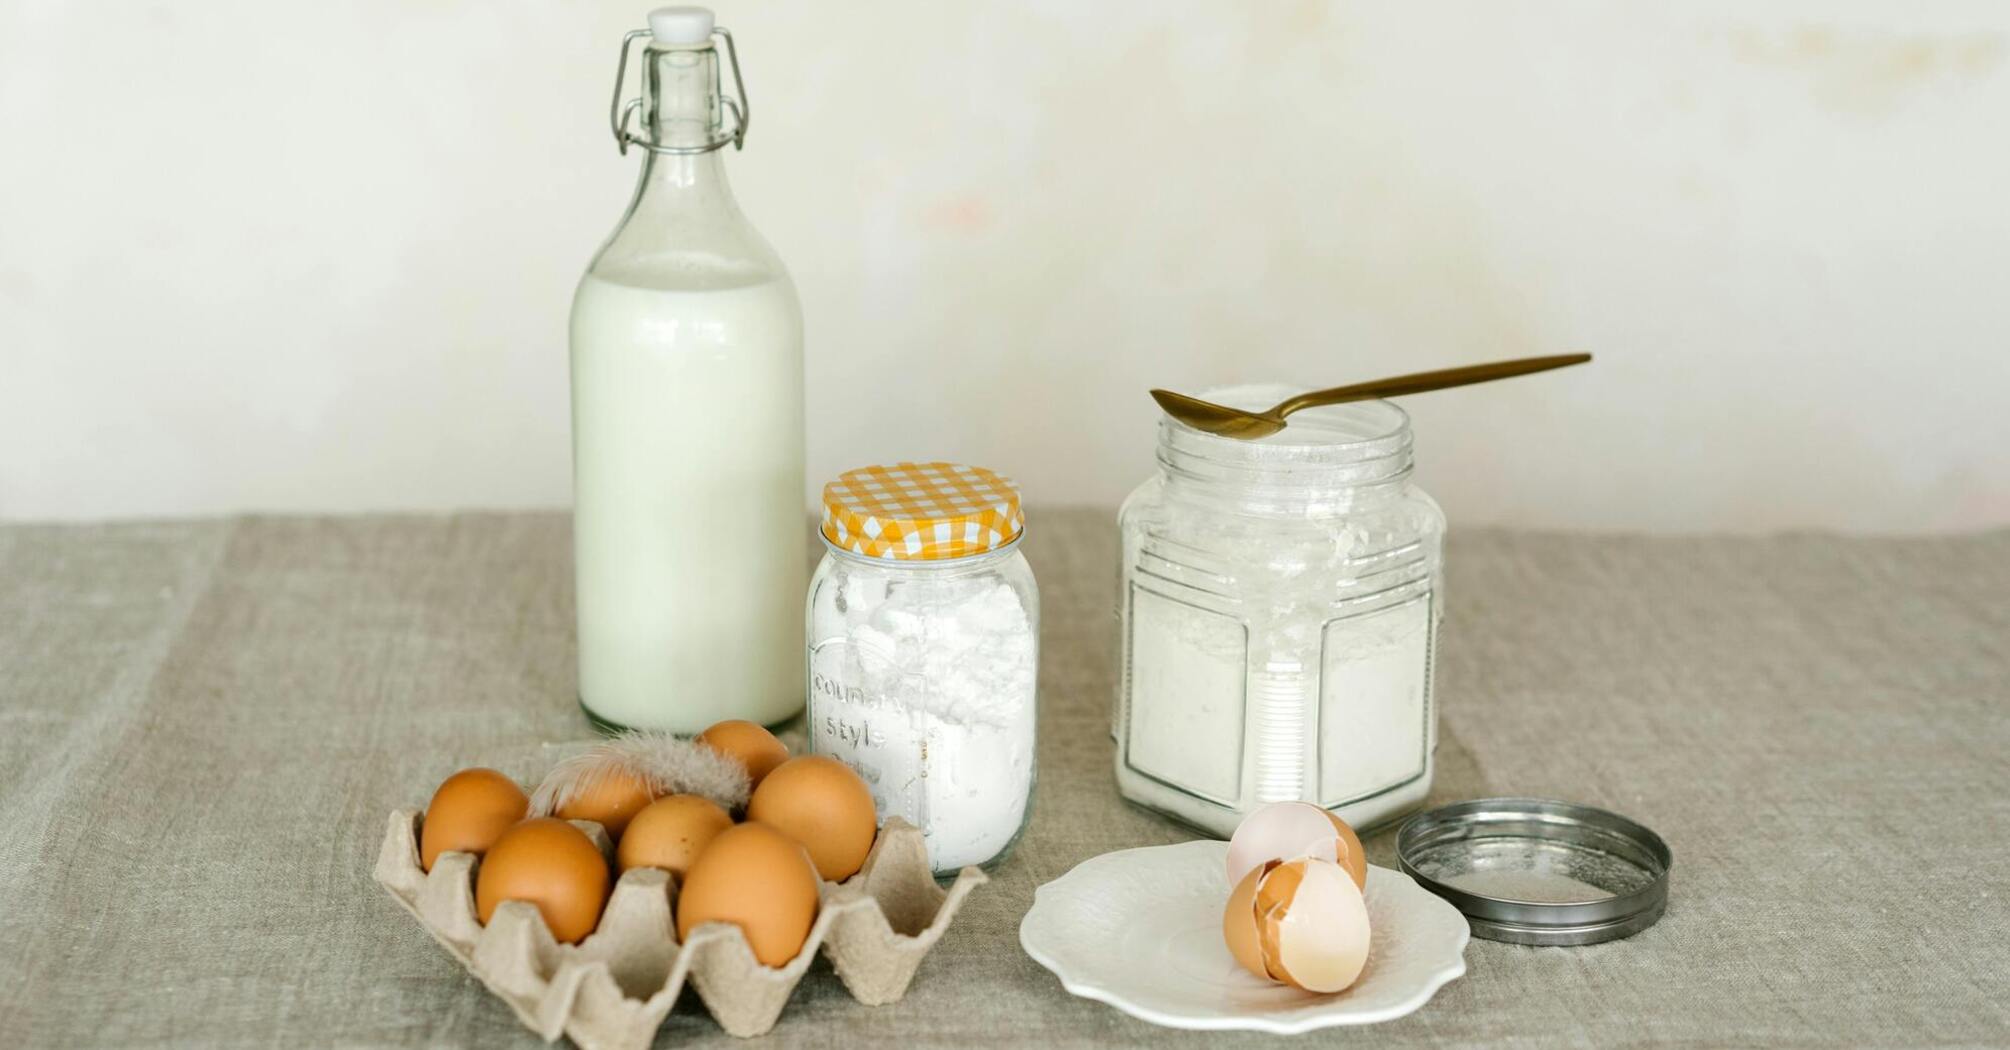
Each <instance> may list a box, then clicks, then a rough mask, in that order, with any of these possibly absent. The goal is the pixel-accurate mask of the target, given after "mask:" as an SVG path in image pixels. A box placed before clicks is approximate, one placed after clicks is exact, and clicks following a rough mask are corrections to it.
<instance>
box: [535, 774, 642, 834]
mask: <svg viewBox="0 0 2010 1050" xmlns="http://www.w3.org/2000/svg"><path fill="white" fill-rule="evenodd" d="M655 797H656V793H655V792H654V791H651V790H650V789H649V784H648V782H647V781H645V780H643V779H642V778H641V777H638V776H636V775H635V774H633V773H631V772H629V771H627V770H625V769H622V768H621V767H619V766H609V767H607V768H606V769H605V770H604V771H602V772H601V773H600V775H599V776H596V777H592V778H591V779H590V780H589V781H588V782H587V783H586V784H585V785H584V786H583V787H582V788H581V789H580V790H579V791H576V792H574V793H573V796H572V798H570V799H568V800H566V803H565V805H563V806H560V807H558V816H559V817H560V819H563V820H591V821H593V822H595V823H597V824H599V825H600V826H601V827H603V828H606V829H607V837H608V838H611V839H618V838H620V837H621V832H622V830H623V829H625V828H627V827H628V822H629V821H630V820H632V819H634V817H635V814H637V813H640V812H642V807H644V806H646V805H648V804H649V803H650V801H651V800H652V799H654V798H655Z"/></svg>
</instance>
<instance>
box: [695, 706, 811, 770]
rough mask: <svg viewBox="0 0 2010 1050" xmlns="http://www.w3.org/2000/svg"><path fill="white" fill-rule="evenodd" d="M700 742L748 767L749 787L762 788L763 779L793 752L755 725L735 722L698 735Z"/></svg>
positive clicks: (717, 726) (724, 723) (714, 727)
mask: <svg viewBox="0 0 2010 1050" xmlns="http://www.w3.org/2000/svg"><path fill="white" fill-rule="evenodd" d="M698 742H699V743H701V744H704V745H705V746H707V747H709V748H711V749H712V750H714V751H717V752H718V753H720V754H722V755H725V756H727V757H729V758H737V759H739V760H740V764H741V765H743V766H745V767H747V779H748V781H749V784H748V786H749V787H760V786H761V780H762V778H764V777H766V776H767V775H768V774H769V773H770V772H773V771H774V768H775V767H776V766H779V765H781V764H782V763H784V762H787V761H788V760H789V749H788V748H786V747H783V746H782V742H781V741H779V740H776V739H775V734H773V733H770V732H768V731H767V730H766V729H763V728H761V727H760V726H759V725H756V724H754V723H753V722H747V721H742V720H740V719H737V718H736V719H733V720H731V721H728V722H721V723H719V724H718V725H715V726H713V727H712V728H710V729H707V730H705V731H704V732H702V733H699V734H698Z"/></svg>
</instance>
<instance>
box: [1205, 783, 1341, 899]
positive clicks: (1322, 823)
mask: <svg viewBox="0 0 2010 1050" xmlns="http://www.w3.org/2000/svg"><path fill="white" fill-rule="evenodd" d="M1299 857H1313V858H1316V859H1318V860H1324V861H1331V862H1333V863H1335V864H1338V865H1340V867H1341V868H1342V869H1344V870H1345V871H1346V872H1347V874H1348V875H1349V876H1352V877H1353V879H1354V888H1355V889H1360V890H1365V889H1367V887H1368V854H1367V851H1365V850H1363V849H1362V848H1361V839H1360V837H1359V836H1357V835H1355V834H1354V829H1353V828H1351V827H1348V826H1347V822H1346V821H1344V820H1341V819H1340V818H1339V817H1336V816H1334V815H1333V814H1331V813H1328V812H1327V811H1325V810H1323V809H1320V808H1319V807H1318V806H1315V805H1313V804H1311V803H1310V802H1272V803H1271V804H1269V805H1267V806H1263V807H1261V808H1259V809H1256V810H1253V811H1251V813H1250V814H1249V815H1248V816H1246V817H1244V818H1242V823H1241V824H1238V825H1236V828H1235V836H1234V837H1233V838H1231V839H1229V841H1228V884H1229V885H1231V886H1233V885H1236V884H1237V883H1239V882H1241V881H1242V877H1243V876H1244V875H1247V874H1249V873H1250V872H1251V871H1253V870H1255V869H1257V868H1259V867H1261V866H1262V865H1263V864H1264V863H1265V862H1267V861H1273V860H1296V859H1297V858H1299Z"/></svg>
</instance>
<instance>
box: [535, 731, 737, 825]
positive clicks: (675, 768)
mask: <svg viewBox="0 0 2010 1050" xmlns="http://www.w3.org/2000/svg"><path fill="white" fill-rule="evenodd" d="M616 773H625V774H627V775H629V776H633V777H636V778H638V779H640V780H641V781H643V782H644V783H646V784H648V785H649V787H650V790H651V791H652V792H653V793H654V794H655V795H656V796H657V797H659V798H660V797H662V796H664V795H698V796H701V797H703V798H708V799H711V800H712V801H713V802H716V803H718V804H719V805H720V806H723V807H724V808H726V809H728V810H735V809H739V808H741V807H742V806H745V805H746V804H747V794H748V792H749V790H750V789H749V786H748V781H747V770H746V767H744V766H742V765H740V763H739V761H738V760H737V759H734V758H731V757H728V756H726V755H722V754H720V753H718V752H717V751H714V750H712V749H711V748H709V747H706V746H705V745H703V744H700V743H697V742H695V741H691V740H686V739H684V738H682V737H679V736H676V735H674V734H670V733H653V732H645V731H642V730H631V731H629V732H626V733H623V734H621V735H620V736H617V737H614V738H613V739H611V740H606V741H603V742H601V743H598V744H595V745H594V746H593V747H592V748H591V749H589V750H587V751H586V752H584V753H583V754H578V755H574V756H572V757H571V758H568V759H566V760H565V761H563V762H560V763H559V764H558V765H556V766H553V767H552V769H551V772H550V773H547V774H545V778H544V782H543V783H541V784H539V785H538V786H537V790H536V791H535V792H533V793H532V794H531V796H530V814H531V816H534V817H545V816H550V815H552V814H553V813H556V812H557V811H558V810H559V809H561V808H562V807H564V806H565V804H566V803H568V802H570V801H572V800H573V799H575V798H578V797H580V796H581V795H585V794H587V793H589V792H591V791H592V790H593V789H594V788H595V787H596V786H598V785H599V783H600V781H601V780H602V779H603V778H605V777H607V776H609V775H612V774H616Z"/></svg>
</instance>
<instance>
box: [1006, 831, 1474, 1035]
mask: <svg viewBox="0 0 2010 1050" xmlns="http://www.w3.org/2000/svg"><path fill="white" fill-rule="evenodd" d="M1227 859H1228V843H1226V842H1215V841H1208V840H1202V841H1198V842H1182V843H1180V844H1178V845H1176V846H1150V847H1145V848H1142V849H1126V850H1118V851H1116V852H1114V853H1105V854H1103V855H1102V856H1100V857H1092V858H1090V859H1088V860H1085V861H1083V862H1082V863H1080V864H1078V865H1076V866H1075V869H1074V870H1073V871H1070V872H1068V873H1067V874H1066V875H1063V876H1061V877H1060V878H1058V879H1055V880H1054V881H1052V882H1050V883H1048V884H1046V885H1045V886H1042V887H1040V888H1039V890H1038V891H1036V892H1035V893H1034V895H1033V907H1032V909H1031V910H1029V911H1028V912H1027V913H1026V918H1025V920H1024V921H1022V922H1020V924H1019V944H1020V946H1021V947H1023V948H1025V949H1026V954H1028V955H1030V956H1032V957H1033V959H1034V961H1036V962H1038V963H1039V964H1040V965H1042V966H1045V967H1046V968H1047V969H1049V970H1052V971H1054V975H1055V976H1056V977H1059V978H1060V979H1061V984H1062V986H1063V987H1065V988H1067V990H1068V991H1070V992H1072V993H1074V994H1075V995H1079V996H1082V997H1084V998H1088V999H1095V1000H1098V1001H1101V1002H1105V1003H1108V1004H1110V1005H1111V1006H1114V1007H1116V1008H1117V1009H1119V1010H1122V1011H1123V1012H1125V1013H1127V1014H1130V1015H1131V1016H1132V1017H1136V1018H1139V1019H1141V1020H1145V1021H1150V1022H1151V1023H1153V1024H1159V1025H1165V1026H1167V1027H1169V1028H1202V1029H1222V1028H1240V1029H1249V1030H1252V1031H1259V1032H1273V1033H1276V1034H1278V1035H1295V1034H1297V1033H1299V1032H1309V1031H1312V1030H1313V1029H1317V1028H1327V1027H1331V1026H1334V1025H1354V1024H1374V1023H1376V1022H1379V1021H1390V1020H1394V1019H1395V1018H1398V1017H1401V1016H1403V1015H1404V1014H1407V1013H1410V1012H1412V1011H1414V1010H1416V1009H1417V1008H1418V1007H1420V1006H1422V1005H1424V1004H1425V1003H1426V1002H1428V1001H1430V998H1431V996H1432V995H1434V994H1435V993H1436V992H1437V990H1438V989H1439V988H1442V987H1444V986H1445V985H1446V984H1447V983H1448V982H1450V981H1452V980H1453V979H1455V978H1457V977H1459V976H1460V975H1462V974H1464V973H1465V972H1466V959H1465V952H1466V942H1467V941H1468V940H1469V939H1470V938H1471V936H1472V935H1471V932H1470V930H1469V929H1468V928H1467V926H1466V918H1465V916H1463V915H1461V914H1459V910H1458V909H1457V908H1454V907H1452V906H1451V905H1450V904H1449V903H1447V902H1445V901H1444V900H1442V899H1440V898H1439V897H1437V896H1435V895H1433V894H1432V893H1431V892H1430V891H1428V890H1426V889H1424V888H1423V887H1421V886H1419V885H1417V883H1416V881H1415V880H1413V879H1411V878H1410V877H1409V876H1408V875H1405V874H1403V873H1402V872H1400V871H1391V870H1390V869H1388V868H1377V867H1370V868H1369V869H1368V892H1367V898H1368V923H1369V928H1370V929H1371V930H1372V931H1373V938H1374V939H1373V940H1372V941H1371V942H1370V945H1369V949H1368V968H1367V969H1366V970H1365V971H1363V972H1362V974H1361V979H1360V980H1358V981H1356V982H1354V986H1353V987H1352V988H1349V989H1347V990H1346V991H1344V992H1336V993H1334V994H1331V995H1316V994H1314V993H1311V992H1301V991H1299V990H1297V989H1295V988H1290V987H1286V986H1284V985H1280V984H1271V983H1269V982H1267V981H1263V980H1260V979H1258V978H1257V977H1255V976H1254V975H1252V974H1250V973H1248V972H1247V971H1245V970H1243V969H1242V967H1240V966H1238V965H1236V962H1235V959H1234V958H1233V957H1231V956H1230V955H1229V954H1228V946H1227V945H1226V944H1224V943H1222V939H1221V909H1222V906H1223V905H1225V904H1226V903H1227V902H1228V890H1229V886H1228V876H1227V874H1226V873H1225V871H1224V868H1225V866H1226V864H1227Z"/></svg>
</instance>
